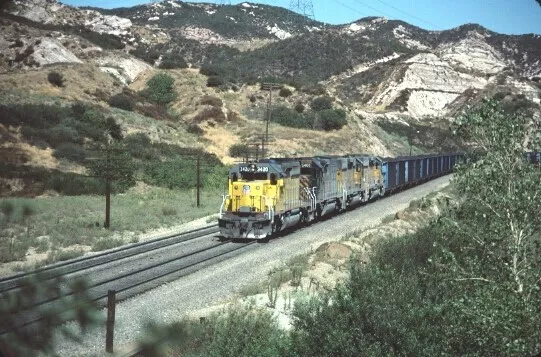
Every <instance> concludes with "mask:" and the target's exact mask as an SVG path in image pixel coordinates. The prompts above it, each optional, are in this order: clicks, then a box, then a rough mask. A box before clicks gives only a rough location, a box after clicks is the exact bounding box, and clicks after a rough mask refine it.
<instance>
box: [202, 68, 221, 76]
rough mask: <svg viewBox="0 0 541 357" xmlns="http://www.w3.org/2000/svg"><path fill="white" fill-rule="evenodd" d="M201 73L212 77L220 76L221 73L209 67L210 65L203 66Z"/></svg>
mask: <svg viewBox="0 0 541 357" xmlns="http://www.w3.org/2000/svg"><path fill="white" fill-rule="evenodd" d="M199 73H201V74H202V75H204V76H207V77H210V76H218V75H219V74H220V73H219V71H218V70H217V69H215V68H212V67H209V66H202V67H201V68H200V69H199Z"/></svg>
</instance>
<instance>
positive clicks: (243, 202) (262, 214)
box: [218, 153, 461, 239]
mask: <svg viewBox="0 0 541 357" xmlns="http://www.w3.org/2000/svg"><path fill="white" fill-rule="evenodd" d="M460 156H461V154H458V153H452V154H441V155H420V156H402V157H396V158H380V157H377V156H373V155H366V154H361V155H345V156H316V157H303V158H273V159H262V160H259V161H258V162H254V163H243V164H238V165H235V166H234V167H233V168H232V169H231V170H230V171H229V175H228V193H227V195H224V197H223V202H222V206H221V208H220V217H219V220H218V225H219V228H220V233H221V235H222V236H224V237H226V238H233V239H235V238H253V239H267V238H269V237H270V236H272V235H273V234H275V233H277V232H280V231H283V230H285V229H287V228H290V227H293V226H296V225H299V224H305V223H310V222H313V221H317V220H318V219H320V218H321V217H324V216H326V215H329V214H332V213H335V212H339V211H343V210H346V209H350V208H353V207H355V206H357V205H359V204H361V203H365V202H369V201H372V200H374V199H376V198H378V197H382V196H384V195H386V194H390V193H392V192H394V191H398V190H402V189H405V188H407V187H410V186H413V185H417V184H419V183H422V182H425V181H428V180H431V179H434V178H436V177H439V176H441V175H445V174H448V173H450V172H451V171H452V170H453V167H454V165H455V163H456V161H457V160H458V158H459V157H460Z"/></svg>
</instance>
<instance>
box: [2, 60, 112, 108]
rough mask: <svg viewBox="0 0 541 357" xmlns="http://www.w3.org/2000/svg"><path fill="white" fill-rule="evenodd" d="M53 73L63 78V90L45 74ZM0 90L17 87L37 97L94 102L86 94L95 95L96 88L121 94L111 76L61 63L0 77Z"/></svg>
mask: <svg viewBox="0 0 541 357" xmlns="http://www.w3.org/2000/svg"><path fill="white" fill-rule="evenodd" d="M52 71H56V72H59V73H61V74H62V75H63V76H64V79H65V83H64V87H62V88H58V87H55V86H53V85H52V84H51V83H49V81H48V80H47V75H48V74H49V72H52ZM0 87H1V88H6V87H7V88H16V89H18V90H20V91H21V92H23V93H25V94H26V95H34V94H39V95H43V96H50V97H58V98H62V99H66V100H70V101H75V100H94V97H93V96H92V95H90V94H88V93H94V92H95V90H96V89H100V90H101V91H103V92H105V93H108V94H109V95H110V94H112V93H115V92H118V91H120V88H119V87H117V86H115V80H114V79H113V78H112V77H111V76H110V75H108V74H106V73H103V72H102V71H100V69H99V68H98V67H97V66H94V65H90V64H70V65H67V64H63V65H54V66H47V67H43V68H40V69H38V70H32V71H24V72H23V71H21V72H14V73H9V74H0ZM24 99H26V98H23V100H24Z"/></svg>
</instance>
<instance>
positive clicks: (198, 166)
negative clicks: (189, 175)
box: [197, 154, 201, 207]
mask: <svg viewBox="0 0 541 357" xmlns="http://www.w3.org/2000/svg"><path fill="white" fill-rule="evenodd" d="M200 173H201V155H200V154H197V207H199V189H200V187H201V174H200Z"/></svg>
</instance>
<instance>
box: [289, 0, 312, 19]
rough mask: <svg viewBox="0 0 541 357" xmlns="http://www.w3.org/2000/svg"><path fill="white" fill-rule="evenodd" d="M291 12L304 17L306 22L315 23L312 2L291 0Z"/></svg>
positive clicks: (309, 0)
mask: <svg viewBox="0 0 541 357" xmlns="http://www.w3.org/2000/svg"><path fill="white" fill-rule="evenodd" d="M289 11H292V12H296V13H297V14H299V15H302V16H304V22H308V21H309V20H312V21H315V20H316V17H315V15H314V4H313V3H312V0H290V2H289Z"/></svg>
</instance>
